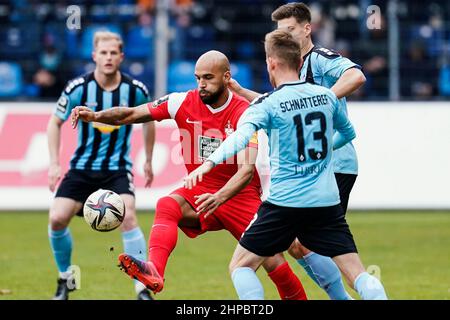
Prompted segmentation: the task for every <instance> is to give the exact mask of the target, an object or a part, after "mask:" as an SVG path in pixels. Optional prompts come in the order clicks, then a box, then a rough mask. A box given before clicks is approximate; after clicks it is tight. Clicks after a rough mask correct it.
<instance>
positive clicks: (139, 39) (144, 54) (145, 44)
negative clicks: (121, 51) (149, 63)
mask: <svg viewBox="0 0 450 320" xmlns="http://www.w3.org/2000/svg"><path fill="white" fill-rule="evenodd" d="M125 55H126V57H127V58H148V59H153V57H154V45H153V29H152V28H151V27H141V26H135V27H132V28H131V29H130V30H129V31H128V33H127V36H126V39H125Z"/></svg>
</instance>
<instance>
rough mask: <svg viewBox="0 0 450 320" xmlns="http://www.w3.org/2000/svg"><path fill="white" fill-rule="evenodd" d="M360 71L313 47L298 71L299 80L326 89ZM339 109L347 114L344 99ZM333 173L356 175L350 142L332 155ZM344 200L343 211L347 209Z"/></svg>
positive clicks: (338, 55) (331, 52)
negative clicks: (352, 71)
mask: <svg viewBox="0 0 450 320" xmlns="http://www.w3.org/2000/svg"><path fill="white" fill-rule="evenodd" d="M352 68H357V69H361V66H359V65H358V64H356V63H354V62H352V61H350V60H349V59H347V58H345V57H343V56H341V55H340V54H338V53H336V52H335V51H332V50H329V49H327V48H323V47H318V46H314V47H313V48H312V49H311V50H310V51H309V52H308V53H307V54H306V55H305V56H304V57H303V66H302V69H301V70H300V80H303V81H306V82H308V83H312V84H318V85H320V86H324V87H326V88H331V87H333V86H334V85H335V84H336V82H337V81H338V80H339V78H340V77H341V76H342V75H343V73H344V72H345V71H347V70H349V69H352ZM338 103H339V106H340V108H341V109H342V110H343V111H344V112H345V114H347V101H346V98H345V97H342V98H340V99H339V100H338ZM333 166H334V172H335V173H342V174H352V175H357V174H358V159H357V156H356V151H355V147H354V146H353V144H352V143H351V142H349V143H347V144H346V145H345V146H343V147H342V148H341V149H339V150H336V152H335V153H334V154H333ZM347 202H348V196H347V199H345V203H344V205H345V209H344V210H346V209H347Z"/></svg>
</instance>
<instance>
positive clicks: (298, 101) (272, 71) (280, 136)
mask: <svg viewBox="0 0 450 320" xmlns="http://www.w3.org/2000/svg"><path fill="white" fill-rule="evenodd" d="M265 50H266V63H267V70H268V73H269V77H270V81H271V83H272V85H273V86H274V87H276V88H277V89H276V90H275V91H274V92H272V93H270V94H266V95H263V96H261V97H260V98H258V99H257V100H256V101H254V102H253V103H252V105H251V106H250V107H249V109H248V110H247V111H246V113H245V114H244V115H243V116H242V117H241V121H240V125H239V126H238V129H237V131H236V132H234V133H233V134H232V135H230V136H229V137H228V139H226V140H225V141H224V142H223V143H222V144H221V145H220V147H219V148H218V149H217V150H216V151H215V152H214V153H213V154H212V155H211V156H210V157H209V158H208V159H207V161H205V162H204V163H203V164H202V165H201V166H200V167H199V168H197V169H196V170H194V171H193V172H191V173H190V174H189V176H188V177H187V178H186V179H185V186H186V187H187V188H192V186H195V185H196V183H197V180H199V181H201V179H202V177H203V175H204V174H207V173H208V172H209V171H210V170H212V168H213V167H214V166H215V165H217V164H219V163H222V162H223V161H225V160H226V159H228V158H230V156H232V155H234V154H235V153H237V152H238V151H239V150H242V149H244V148H245V146H246V145H247V143H248V141H249V140H250V138H251V137H252V135H253V134H254V132H255V131H257V130H259V129H266V130H267V133H268V135H269V147H270V164H271V194H270V196H269V198H268V200H267V201H265V202H264V203H263V204H262V205H261V206H260V208H259V210H258V212H257V214H256V215H255V219H254V220H253V222H252V223H251V224H250V226H249V227H248V228H247V230H246V231H245V232H244V234H243V235H242V237H241V240H240V241H239V244H238V246H237V248H236V251H235V253H234V255H233V259H232V261H231V263H230V273H231V277H232V281H233V284H234V286H235V288H236V292H237V294H238V296H239V298H241V299H252V300H256V299H263V298H264V290H263V288H262V285H261V283H260V281H259V279H258V277H257V276H256V273H255V271H256V270H257V269H258V267H259V266H260V265H261V263H262V262H263V261H264V259H265V257H270V256H272V255H274V254H275V253H278V252H283V251H286V250H287V249H288V248H289V247H290V246H291V245H292V243H293V242H294V240H295V239H298V240H299V241H300V242H301V243H302V244H303V245H304V246H305V247H306V248H309V249H310V250H312V251H313V252H314V253H317V255H318V256H320V257H328V258H332V259H333V261H334V263H336V264H337V266H338V267H339V269H340V270H342V273H343V275H344V276H345V277H346V279H347V282H348V283H349V284H351V286H352V287H353V288H354V289H355V290H356V291H357V292H358V294H359V295H360V296H361V298H363V299H387V297H386V293H385V291H384V288H383V285H382V284H381V282H380V281H379V280H378V279H377V278H375V277H373V276H371V275H369V274H368V273H367V272H366V271H365V269H364V266H363V264H362V262H361V260H360V259H359V256H358V253H357V248H356V244H355V242H354V239H353V236H352V234H351V232H350V228H349V226H348V224H347V222H346V220H345V215H344V211H343V209H342V207H341V205H340V200H339V190H338V188H337V184H336V180H335V178H334V172H333V168H332V166H331V159H332V155H333V149H338V148H339V147H342V146H343V145H345V143H347V142H349V141H351V140H352V139H353V138H354V137H355V132H354V129H353V127H352V125H351V123H350V122H349V120H348V118H347V116H346V114H345V112H344V111H343V110H342V108H340V106H339V103H338V101H337V98H336V96H335V95H334V93H332V91H331V90H329V89H327V88H324V87H320V86H316V85H311V84H308V83H301V82H300V81H298V66H299V65H300V64H301V60H302V58H301V52H300V46H299V43H298V42H297V41H295V39H294V37H293V36H292V34H291V33H289V32H286V31H283V30H276V31H273V32H271V33H269V34H267V35H266V39H265ZM334 129H336V130H337V134H336V135H335V136H333V135H334V133H333V132H334ZM339 279H340V276H339Z"/></svg>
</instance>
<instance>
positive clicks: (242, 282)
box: [231, 267, 264, 300]
mask: <svg viewBox="0 0 450 320" xmlns="http://www.w3.org/2000/svg"><path fill="white" fill-rule="evenodd" d="M231 280H232V281H233V284H234V288H235V289H236V292H237V294H238V296H239V299H240V300H264V288H263V286H262V284H261V282H260V281H259V279H258V277H257V275H256V273H255V271H253V269H252V268H248V267H243V268H237V269H235V270H234V271H233V273H232V274H231Z"/></svg>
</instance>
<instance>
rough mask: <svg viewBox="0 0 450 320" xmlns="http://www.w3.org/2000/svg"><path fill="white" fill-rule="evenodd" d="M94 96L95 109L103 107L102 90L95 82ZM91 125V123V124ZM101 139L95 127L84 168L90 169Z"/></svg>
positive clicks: (100, 134) (98, 109)
mask: <svg viewBox="0 0 450 320" xmlns="http://www.w3.org/2000/svg"><path fill="white" fill-rule="evenodd" d="M96 89H97V90H96V97H95V101H96V102H97V105H96V106H95V111H96V112H97V111H101V110H102V109H103V90H102V88H100V87H99V86H98V85H97V83H96ZM91 125H92V124H91ZM101 141H102V133H101V132H100V130H98V129H97V128H94V142H93V143H92V152H91V155H90V156H89V158H88V160H87V161H86V163H85V165H84V169H86V170H91V169H92V162H94V160H95V158H97V154H98V149H99V147H100V142H101Z"/></svg>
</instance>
